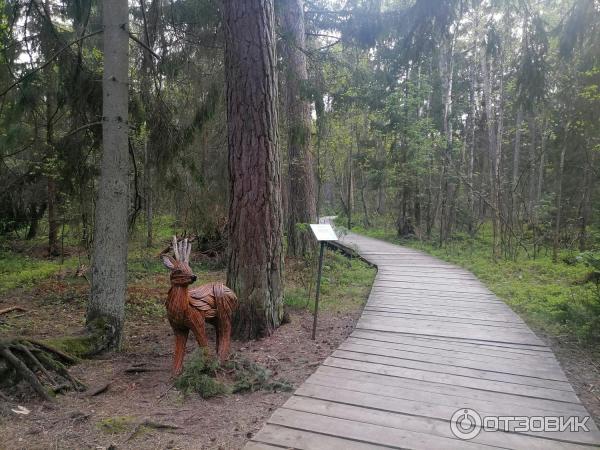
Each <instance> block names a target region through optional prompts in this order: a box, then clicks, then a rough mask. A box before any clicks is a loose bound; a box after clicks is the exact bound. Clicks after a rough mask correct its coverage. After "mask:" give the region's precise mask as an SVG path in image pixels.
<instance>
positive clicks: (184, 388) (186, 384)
mask: <svg viewBox="0 0 600 450" xmlns="http://www.w3.org/2000/svg"><path fill="white" fill-rule="evenodd" d="M272 375H273V374H272V372H271V371H270V370H269V369H267V368H265V367H263V366H261V365H259V364H256V363H255V362H253V361H250V360H249V359H247V358H243V357H241V356H240V355H233V356H232V357H231V358H230V360H229V361H227V362H225V363H224V364H223V366H221V365H220V364H219V361H218V360H217V359H216V358H214V357H212V356H210V355H209V353H208V352H207V351H205V350H196V351H195V352H194V354H193V355H192V358H191V359H190V361H189V362H188V363H187V364H186V365H185V368H184V370H183V373H182V374H181V375H180V376H179V377H178V378H177V379H176V380H175V387H176V388H177V389H179V390H180V391H181V392H183V394H184V395H189V394H192V393H197V394H199V395H200V396H201V397H202V398H210V397H215V396H217V395H226V394H233V393H240V392H255V391H259V390H263V391H269V392H278V391H279V392H288V391H291V390H292V389H293V386H292V385H291V384H290V383H289V382H287V381H286V380H273V379H272ZM219 378H220V379H222V381H221V380H220V379H219ZM228 378H229V379H231V380H230V381H227V379H228Z"/></svg>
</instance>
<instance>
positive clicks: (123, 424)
mask: <svg viewBox="0 0 600 450" xmlns="http://www.w3.org/2000/svg"><path fill="white" fill-rule="evenodd" d="M133 425H134V418H133V417H131V416H116V417H107V418H105V419H102V420H100V421H99V422H98V424H97V426H98V428H99V429H100V430H101V431H103V432H105V433H108V434H119V433H124V432H126V431H129V430H130V429H131V428H132V427H133Z"/></svg>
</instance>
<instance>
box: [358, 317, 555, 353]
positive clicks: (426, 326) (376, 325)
mask: <svg viewBox="0 0 600 450" xmlns="http://www.w3.org/2000/svg"><path fill="white" fill-rule="evenodd" d="M356 326H357V328H362V329H367V330H374V331H387V332H392V333H397V332H402V333H411V334H418V335H427V336H440V337H448V338H459V339H470V340H477V341H486V342H499V343H507V344H525V345H537V346H542V345H544V344H543V342H542V341H540V339H539V338H538V337H537V336H535V335H534V334H533V333H531V332H529V331H522V332H521V331H510V330H501V329H497V327H495V328H496V329H493V328H492V327H489V326H486V325H477V326H475V325H467V324H452V323H444V324H441V323H440V324H436V323H431V322H429V323H415V322H414V321H411V320H405V319H404V320H403V319H387V320H385V321H383V320H374V319H373V318H372V317H368V316H361V318H360V319H359V321H358V323H357V325H356Z"/></svg>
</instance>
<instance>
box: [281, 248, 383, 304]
mask: <svg viewBox="0 0 600 450" xmlns="http://www.w3.org/2000/svg"><path fill="white" fill-rule="evenodd" d="M316 259H317V255H316V254H315V255H312V256H311V257H309V258H307V259H292V258H288V260H287V261H286V268H285V269H286V272H285V278H286V280H285V295H284V297H285V304H286V305H287V306H289V307H291V308H309V309H311V310H313V309H314V301H315V289H316V279H317V278H316V277H317V271H316V267H317V261H316ZM375 273H376V270H375V269H374V268H372V267H370V266H368V265H367V264H365V263H364V262H362V261H360V260H359V259H349V258H346V257H345V256H343V255H341V254H340V253H337V252H334V251H332V250H326V251H325V257H324V261H323V276H322V279H321V297H320V300H319V309H323V310H328V311H332V312H346V311H352V310H356V309H360V308H361V307H362V306H363V305H364V303H365V302H366V300H367V297H368V295H369V291H370V290H371V285H372V284H373V280H374V278H375Z"/></svg>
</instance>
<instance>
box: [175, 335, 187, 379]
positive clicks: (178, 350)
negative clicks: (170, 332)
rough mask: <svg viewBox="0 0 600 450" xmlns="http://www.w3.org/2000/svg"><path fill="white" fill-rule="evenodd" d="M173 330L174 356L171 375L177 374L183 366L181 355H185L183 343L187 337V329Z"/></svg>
mask: <svg viewBox="0 0 600 450" xmlns="http://www.w3.org/2000/svg"><path fill="white" fill-rule="evenodd" d="M174 331H175V358H174V359H173V375H174V376H176V375H179V374H180V373H181V370H182V368H183V356H184V355H185V344H186V342H187V339H188V333H189V330H174Z"/></svg>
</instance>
